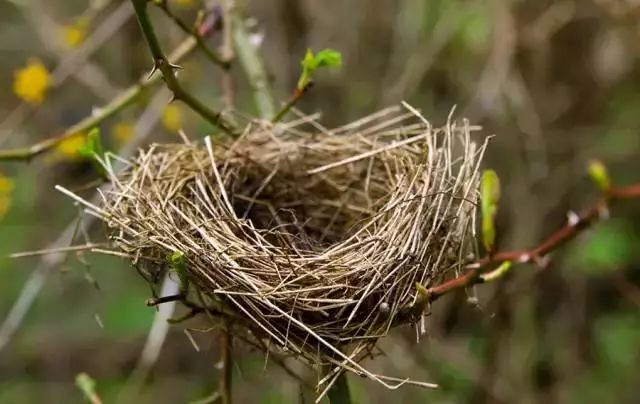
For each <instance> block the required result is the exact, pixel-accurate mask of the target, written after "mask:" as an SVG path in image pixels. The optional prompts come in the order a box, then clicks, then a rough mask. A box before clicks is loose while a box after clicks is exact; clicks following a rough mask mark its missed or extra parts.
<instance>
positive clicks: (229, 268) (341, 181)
mask: <svg viewBox="0 0 640 404" xmlns="http://www.w3.org/2000/svg"><path fill="white" fill-rule="evenodd" d="M300 121H302V122H303V123H304V124H300V123H291V124H286V125H276V126H273V125H270V124H265V123H254V124H252V125H249V126H248V128H247V130H246V131H245V132H244V134H243V135H242V136H240V137H238V138H237V139H233V140H229V141H224V140H220V141H218V140H216V141H214V144H213V145H212V143H211V141H209V140H208V139H207V141H206V142H204V144H201V143H197V144H196V143H190V142H187V143H186V144H164V145H153V146H151V147H150V148H148V149H146V150H143V151H140V153H139V155H138V156H137V157H136V158H135V159H133V160H132V161H129V162H128V164H129V167H128V168H127V169H125V170H124V171H122V172H119V173H114V172H113V170H111V169H110V167H111V161H110V160H109V159H105V161H104V162H103V164H104V166H105V168H106V169H107V170H106V171H107V172H108V173H109V174H110V177H111V182H112V186H111V189H110V190H109V191H107V192H104V194H103V201H102V204H101V206H91V207H90V209H89V210H90V211H91V212H92V213H93V214H95V215H98V216H99V217H100V218H101V219H102V220H103V221H104V222H105V223H106V224H107V225H108V228H109V229H110V230H109V234H110V240H111V242H112V244H113V246H114V248H115V249H117V250H118V251H119V252H120V253H121V254H124V255H126V256H128V257H130V258H131V260H132V261H133V263H134V264H135V265H136V266H137V267H139V268H142V269H143V272H144V273H146V275H147V277H148V279H149V281H151V280H152V279H158V278H160V277H159V276H158V275H161V274H163V273H165V271H166V270H167V268H168V265H167V257H168V256H170V255H171V254H174V253H176V252H179V253H181V254H183V257H184V263H185V271H186V278H188V285H189V286H188V287H187V286H186V285H185V284H183V287H184V288H188V296H189V297H190V298H191V299H192V300H194V301H197V302H200V303H201V304H205V305H207V307H216V309H215V310H213V309H212V311H214V312H216V313H224V314H223V315H224V316H227V317H228V318H231V319H233V320H234V322H233V324H234V327H233V329H234V330H235V332H238V333H244V337H245V338H246V337H247V336H250V338H251V339H253V340H254V341H260V346H262V347H264V348H265V349H268V350H274V351H276V350H277V351H278V352H288V353H292V354H295V355H297V356H299V357H302V358H304V359H306V360H307V361H308V362H310V363H313V364H318V363H324V364H327V363H332V364H333V365H334V367H333V369H334V374H337V372H339V371H342V370H351V371H354V372H356V373H358V374H360V375H366V376H368V377H371V378H373V379H375V380H377V381H379V382H381V383H383V384H385V385H387V386H389V387H392V385H391V384H390V381H391V380H393V379H392V378H385V377H383V376H379V375H373V374H371V373H369V372H368V371H367V370H366V369H365V368H363V367H362V365H360V364H359V361H360V360H361V359H362V358H363V357H364V356H365V355H367V354H369V353H371V348H372V347H373V346H374V345H375V342H376V341H377V340H378V338H380V337H382V336H384V335H386V334H387V333H388V332H389V330H390V329H391V328H392V327H394V326H396V325H398V324H402V323H409V322H416V321H418V320H419V319H420V313H418V316H417V317H416V315H415V314H416V313H415V312H411V308H412V307H414V305H415V303H416V301H417V300H418V299H419V298H420V293H419V290H418V289H420V286H417V285H421V286H424V287H425V288H429V286H433V285H434V284H436V283H438V282H441V281H442V280H443V278H444V277H446V276H447V275H448V274H453V273H455V272H456V271H457V270H459V269H461V268H462V266H463V265H464V260H465V257H466V256H467V255H468V254H469V253H470V252H473V250H474V243H473V236H472V232H473V221H474V215H475V209H476V200H477V197H478V195H477V185H478V184H477V183H478V178H477V170H478V164H479V161H480V159H481V155H482V153H483V151H484V145H482V146H477V145H476V144H475V143H474V142H473V141H471V140H470V132H471V131H472V130H473V129H475V128H472V127H471V126H469V124H468V123H467V122H466V121H463V122H461V123H455V122H448V123H447V124H446V125H445V126H444V127H442V128H438V129H434V128H432V127H431V125H430V124H429V123H428V122H427V121H426V120H425V119H424V118H423V117H422V116H420V115H419V114H418V113H417V112H416V111H415V110H414V109H413V108H411V107H409V106H407V105H404V106H398V107H394V108H390V109H386V110H384V111H381V112H379V113H377V114H374V115H372V116H369V117H367V118H365V119H361V120H359V121H356V122H353V123H351V124H349V125H346V126H343V127H341V128H338V129H335V130H326V129H322V128H321V127H320V126H319V124H317V123H316V122H312V123H313V125H311V124H309V121H310V120H309V119H301V120H300ZM310 127H311V128H312V129H309V128H310ZM305 128H306V129H305ZM183 282H184V281H183ZM407 313H413V314H412V315H407Z"/></svg>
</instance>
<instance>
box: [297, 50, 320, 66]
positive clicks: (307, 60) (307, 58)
mask: <svg viewBox="0 0 640 404" xmlns="http://www.w3.org/2000/svg"><path fill="white" fill-rule="evenodd" d="M300 64H301V65H302V69H303V70H315V68H316V67H317V66H316V58H315V56H313V52H312V51H311V49H307V53H305V54H304V58H302V61H300Z"/></svg>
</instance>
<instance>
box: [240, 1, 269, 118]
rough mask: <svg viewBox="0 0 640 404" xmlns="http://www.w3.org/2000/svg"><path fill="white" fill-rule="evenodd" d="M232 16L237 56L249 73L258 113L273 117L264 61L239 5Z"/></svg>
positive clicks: (262, 116)
mask: <svg viewBox="0 0 640 404" xmlns="http://www.w3.org/2000/svg"><path fill="white" fill-rule="evenodd" d="M231 16H232V18H231V24H232V30H233V42H234V44H235V48H236V56H237V58H238V60H239V61H240V64H241V65H242V68H243V69H244V71H245V73H246V74H247V79H248V80H249V85H250V86H251V89H252V91H253V99H254V101H255V104H256V108H257V109H258V115H259V116H260V118H262V119H271V118H272V117H273V116H274V115H275V113H276V111H275V107H274V103H273V98H272V97H271V90H270V89H269V79H268V77H267V72H266V70H265V67H264V63H262V59H261V58H260V55H259V54H258V49H257V47H256V45H254V44H252V43H251V41H250V40H249V34H248V32H247V28H246V26H245V24H244V21H243V20H242V17H241V16H240V12H239V11H238V10H237V7H236V10H234V12H232V13H231Z"/></svg>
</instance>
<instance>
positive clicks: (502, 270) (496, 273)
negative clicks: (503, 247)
mask: <svg viewBox="0 0 640 404" xmlns="http://www.w3.org/2000/svg"><path fill="white" fill-rule="evenodd" d="M511 264H512V262H511V261H505V262H503V263H502V264H500V265H499V266H498V268H496V269H494V270H493V271H491V272H487V273H484V274H482V275H480V279H482V281H483V282H485V283H488V282H493V281H495V280H496V279H500V278H501V277H503V276H504V275H505V274H506V273H507V272H509V270H510V269H511Z"/></svg>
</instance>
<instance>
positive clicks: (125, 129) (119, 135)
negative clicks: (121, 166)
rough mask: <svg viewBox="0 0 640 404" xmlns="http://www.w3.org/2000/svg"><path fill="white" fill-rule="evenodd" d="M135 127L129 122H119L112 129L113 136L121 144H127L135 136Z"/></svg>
mask: <svg viewBox="0 0 640 404" xmlns="http://www.w3.org/2000/svg"><path fill="white" fill-rule="evenodd" d="M133 129H134V125H133V123H131V122H128V121H122V122H118V123H116V124H115V125H113V127H112V128H111V134H112V136H113V137H114V138H115V139H116V141H117V142H118V143H120V144H122V143H126V142H127V141H128V140H129V139H131V136H132V135H133Z"/></svg>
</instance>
